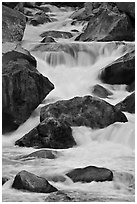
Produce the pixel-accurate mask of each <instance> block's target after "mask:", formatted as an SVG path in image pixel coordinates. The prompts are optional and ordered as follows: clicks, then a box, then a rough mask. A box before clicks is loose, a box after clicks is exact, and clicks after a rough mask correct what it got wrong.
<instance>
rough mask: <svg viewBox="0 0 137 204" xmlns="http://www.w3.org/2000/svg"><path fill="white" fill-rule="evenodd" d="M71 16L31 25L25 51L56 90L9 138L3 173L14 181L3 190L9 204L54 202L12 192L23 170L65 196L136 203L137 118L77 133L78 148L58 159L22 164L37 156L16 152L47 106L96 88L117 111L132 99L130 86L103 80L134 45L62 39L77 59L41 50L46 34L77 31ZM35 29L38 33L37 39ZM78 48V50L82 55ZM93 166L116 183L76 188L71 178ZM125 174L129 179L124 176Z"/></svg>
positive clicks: (5, 138) (63, 152) (6, 138)
mask: <svg viewBox="0 0 137 204" xmlns="http://www.w3.org/2000/svg"><path fill="white" fill-rule="evenodd" d="M71 13H72V11H69V13H66V12H64V15H62V12H61V13H60V12H59V11H57V10H56V9H55V8H54V14H56V17H57V18H58V20H59V21H58V22H53V23H48V24H44V25H42V26H39V27H33V26H29V25H28V26H27V28H26V31H25V35H24V41H23V46H24V47H25V48H27V49H29V50H30V51H31V54H32V55H33V56H34V57H35V58H36V60H37V69H38V70H39V72H40V73H42V74H43V75H44V76H46V77H48V78H49V80H50V81H51V82H52V83H53V84H54V86H55V89H54V90H53V91H52V92H50V94H49V95H48V96H47V97H46V98H45V99H44V101H43V103H42V104H40V105H39V107H38V108H37V109H36V110H35V111H34V112H33V113H32V115H31V117H30V118H29V119H28V120H27V121H26V122H25V123H24V124H22V125H21V126H20V127H19V128H18V129H17V130H16V131H14V132H12V133H9V134H7V135H4V136H3V170H2V172H3V176H7V177H9V178H10V180H9V181H8V182H7V183H5V184H4V186H3V201H9V202H17V201H18V202H26V201H27V202H29V201H30V202H34V201H35V202H42V201H43V200H44V198H45V197H47V196H48V194H47V195H46V194H41V193H40V194H39V193H29V192H22V191H18V190H15V189H12V188H11V185H12V182H13V179H14V177H15V175H16V174H17V173H18V172H19V171H21V170H27V171H29V172H32V173H35V174H36V175H40V176H42V177H45V178H47V179H48V180H49V182H50V183H51V184H53V185H54V186H55V187H57V188H58V189H60V190H66V191H82V192H88V193H93V194H95V195H96V194H98V195H99V196H103V197H104V198H109V197H110V198H111V199H112V198H113V199H112V200H114V201H115V199H116V200H117V199H119V200H121V199H122V200H123V201H134V179H133V180H132V179H131V175H133V176H134V174H135V166H134V165H135V161H134V158H135V155H134V148H135V147H134V144H135V142H134V140H135V132H134V131H135V130H134V129H135V121H134V114H129V113H125V114H126V116H127V118H128V122H127V123H118V122H117V123H114V124H112V125H110V126H108V127H106V128H104V129H98V130H92V129H91V128H87V127H72V130H73V137H74V139H75V141H76V143H77V145H76V146H75V147H73V148H69V149H61V150H57V151H58V158H57V159H54V160H53V159H52V160H51V159H36V158H35V159H31V160H22V159H18V157H19V156H23V155H27V154H29V153H31V152H34V151H35V149H33V148H22V147H18V146H15V145H14V143H15V141H16V140H17V139H19V138H21V137H22V136H23V135H24V134H26V133H27V132H29V131H30V130H31V129H32V128H33V127H35V126H37V125H38V124H39V120H40V108H41V107H42V106H44V105H45V104H48V103H53V102H55V101H57V100H60V99H70V98H72V97H75V96H85V95H89V94H91V95H92V88H93V86H94V85H96V84H100V85H103V86H104V87H105V88H107V89H109V90H110V91H111V92H112V93H113V95H112V96H111V97H110V98H107V99H104V100H106V101H107V102H109V103H110V104H113V105H115V104H117V103H118V102H120V101H121V100H123V99H124V98H125V97H126V96H128V95H129V94H130V93H129V92H127V91H126V85H108V84H103V83H102V82H101V81H100V80H99V77H98V76H99V74H100V72H101V70H102V69H103V68H104V67H106V66H107V65H109V64H111V63H113V62H114V61H115V60H116V59H117V58H119V57H121V56H123V55H124V54H125V53H127V52H128V51H129V50H130V49H131V48H132V46H134V43H125V44H117V43H114V42H110V43H95V42H93V43H75V42H73V39H74V38H73V39H67V40H66V41H65V42H64V41H62V40H60V39H58V41H59V42H60V43H63V46H66V45H67V44H69V46H70V47H71V48H72V50H73V53H74V56H72V55H71V53H69V52H68V53H65V52H63V51H58V52H53V51H48V52H47V51H46V47H44V45H42V46H39V48H37V49H36V47H37V45H39V41H40V40H41V38H40V36H39V35H40V34H41V33H42V32H44V31H45V30H62V31H70V30H71V29H72V28H73V29H74V25H73V27H72V26H71V25H70V19H69V18H68V17H69V15H70V14H71ZM83 26H84V24H83ZM75 28H76V29H77V28H78V29H82V25H81V24H80V25H79V27H78V25H76V26H75ZM32 29H33V31H35V32H33V33H34V36H33V37H32V34H31V33H32ZM74 37H75V36H74ZM32 41H33V42H32ZM70 42H71V43H70ZM74 45H75V46H74ZM74 47H78V49H75V48H74ZM49 58H50V60H49ZM89 165H91V166H92V165H95V166H99V167H106V168H109V169H111V170H112V171H113V172H114V181H112V182H103V183H101V182H98V183H97V182H91V183H88V184H82V183H80V182H78V183H73V182H72V180H71V179H69V178H68V177H67V176H65V174H66V173H67V172H68V171H69V170H71V169H73V168H78V167H86V166H89ZM121 172H122V175H123V176H120V173H121ZM55 176H62V177H63V178H65V181H64V182H61V181H57V182H55V181H54V179H53V178H54V177H55ZM131 184H132V185H131ZM96 201H98V200H96Z"/></svg>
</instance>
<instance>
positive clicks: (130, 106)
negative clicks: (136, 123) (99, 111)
mask: <svg viewBox="0 0 137 204" xmlns="http://www.w3.org/2000/svg"><path fill="white" fill-rule="evenodd" d="M115 107H116V108H117V109H118V110H120V111H125V112H129V113H135V92H134V93H132V94H131V95H129V96H127V97H126V98H125V99H124V100H123V101H121V102H120V103H118V104H117V105H116V106H115Z"/></svg>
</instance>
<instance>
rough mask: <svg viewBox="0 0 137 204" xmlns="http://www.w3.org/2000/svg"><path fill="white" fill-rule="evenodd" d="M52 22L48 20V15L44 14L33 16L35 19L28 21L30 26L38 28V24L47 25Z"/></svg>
mask: <svg viewBox="0 0 137 204" xmlns="http://www.w3.org/2000/svg"><path fill="white" fill-rule="evenodd" d="M49 22H52V20H51V19H50V18H49V16H48V15H46V14H45V13H40V14H39V13H38V14H36V15H35V17H34V18H33V19H31V20H30V22H29V23H30V24H31V25H33V26H38V25H40V24H44V23H49Z"/></svg>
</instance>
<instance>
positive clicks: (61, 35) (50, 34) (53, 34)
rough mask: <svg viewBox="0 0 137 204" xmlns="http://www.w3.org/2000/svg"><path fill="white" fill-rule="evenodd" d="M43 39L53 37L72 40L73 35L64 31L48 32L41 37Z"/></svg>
mask: <svg viewBox="0 0 137 204" xmlns="http://www.w3.org/2000/svg"><path fill="white" fill-rule="evenodd" d="M40 36H41V37H42V38H44V37H53V38H66V39H68V38H72V37H73V35H72V34H71V33H69V32H64V31H55V30H52V31H46V32H44V33H42V34H41V35H40Z"/></svg>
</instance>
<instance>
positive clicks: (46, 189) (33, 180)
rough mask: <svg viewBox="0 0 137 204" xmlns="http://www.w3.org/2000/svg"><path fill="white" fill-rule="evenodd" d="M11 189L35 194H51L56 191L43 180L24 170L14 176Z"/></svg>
mask: <svg viewBox="0 0 137 204" xmlns="http://www.w3.org/2000/svg"><path fill="white" fill-rule="evenodd" d="M12 187H13V188H15V189H20V190H27V191H31V192H37V193H51V192H55V191H57V189H56V188H55V187H54V186H52V185H51V184H49V182H48V181H47V180H46V179H45V178H42V177H39V176H36V175H35V174H32V173H29V172H27V171H25V170H23V171H21V172H19V173H18V174H17V175H16V176H15V178H14V182H13V184H12Z"/></svg>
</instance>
